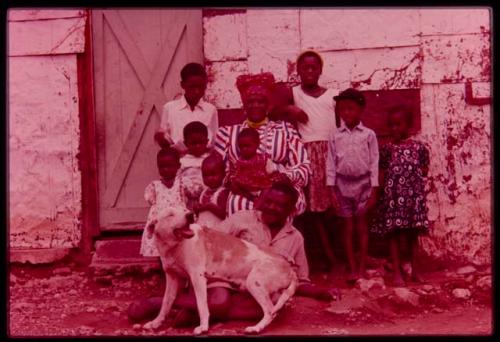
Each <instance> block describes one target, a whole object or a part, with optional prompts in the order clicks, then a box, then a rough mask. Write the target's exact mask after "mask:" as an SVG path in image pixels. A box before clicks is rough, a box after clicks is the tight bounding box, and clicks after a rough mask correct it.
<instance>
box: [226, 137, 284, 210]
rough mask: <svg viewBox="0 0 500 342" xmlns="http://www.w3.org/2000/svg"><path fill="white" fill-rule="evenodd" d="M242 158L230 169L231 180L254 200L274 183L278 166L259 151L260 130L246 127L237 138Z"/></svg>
mask: <svg viewBox="0 0 500 342" xmlns="http://www.w3.org/2000/svg"><path fill="white" fill-rule="evenodd" d="M237 144H238V145H237V146H238V149H239V152H240V158H239V159H238V160H237V161H236V163H235V164H234V166H232V167H231V168H230V170H229V182H231V184H232V185H233V186H237V187H239V188H240V189H241V190H242V191H243V193H244V194H246V196H245V197H247V198H249V199H251V200H254V199H255V198H256V197H257V196H258V195H259V193H260V191H261V190H263V189H267V188H269V187H271V185H272V176H273V173H274V172H275V171H277V167H276V166H275V164H274V163H273V162H272V161H271V159H269V158H267V156H265V155H264V154H261V153H259V151H258V149H259V146H260V136H259V132H257V130H255V129H254V128H245V129H243V130H242V131H241V132H240V133H239V134H238V138H237Z"/></svg>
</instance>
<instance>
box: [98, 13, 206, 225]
mask: <svg viewBox="0 0 500 342" xmlns="http://www.w3.org/2000/svg"><path fill="white" fill-rule="evenodd" d="M92 34H93V51H94V80H95V81H94V87H95V89H94V93H95V94H94V96H95V110H96V126H97V127H96V132H97V133H96V134H97V150H98V152H97V153H98V172H99V174H98V178H99V201H100V205H99V207H100V208H99V211H100V212H99V218H100V228H101V229H103V230H112V229H142V224H143V222H144V221H145V218H146V216H147V210H148V205H147V203H146V202H145V201H144V188H145V187H146V186H147V184H148V183H149V182H151V181H152V180H153V179H156V178H157V177H158V172H157V168H156V153H157V151H158V147H157V146H156V145H155V143H154V141H153V134H154V132H155V130H156V129H157V128H158V127H159V120H160V117H159V115H160V113H161V108H162V106H163V104H164V103H165V102H166V101H167V100H171V99H173V98H174V96H176V95H178V94H180V93H181V88H180V70H181V68H182V67H183V66H184V65H185V64H186V63H188V62H199V63H202V62H203V47H202V44H203V40H202V39H203V38H202V14H201V9H147V10H142V9H130V10H129V9H118V10H114V9H106V10H94V11H92Z"/></svg>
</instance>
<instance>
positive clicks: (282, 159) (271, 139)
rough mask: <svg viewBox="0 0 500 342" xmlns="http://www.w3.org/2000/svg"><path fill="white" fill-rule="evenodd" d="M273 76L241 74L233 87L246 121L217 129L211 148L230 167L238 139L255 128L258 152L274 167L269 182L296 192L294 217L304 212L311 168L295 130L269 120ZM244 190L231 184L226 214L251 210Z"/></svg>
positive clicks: (266, 74)
mask: <svg viewBox="0 0 500 342" xmlns="http://www.w3.org/2000/svg"><path fill="white" fill-rule="evenodd" d="M274 83H275V81H274V76H273V74H271V73H269V72H266V73H261V74H256V75H240V76H239V77H238V78H237V80H236V86H237V88H238V91H239V92H240V95H241V100H242V102H243V110H244V113H245V116H246V120H245V121H244V122H243V123H241V124H236V125H232V126H223V127H220V128H219V130H218V132H217V134H216V137H215V140H214V149H215V151H216V152H218V153H219V154H220V155H221V156H222V157H224V160H226V162H227V163H228V164H229V166H231V164H234V163H236V161H237V160H238V158H239V149H238V144H237V137H238V134H239V132H241V131H242V130H243V129H245V128H247V127H251V128H254V129H256V130H257V131H258V133H259V136H260V146H259V153H261V154H264V155H266V156H267V157H268V158H269V159H271V160H272V161H273V162H274V163H275V164H276V167H277V170H278V172H274V173H273V175H272V181H282V180H288V181H290V182H291V183H292V184H293V186H294V187H295V188H296V189H297V191H298V192H299V200H298V201H297V205H296V212H295V215H299V214H301V213H303V212H304V210H305V208H306V202H305V197H304V192H303V187H305V186H306V185H307V182H308V178H309V174H310V166H309V159H308V157H307V152H306V151H305V149H304V145H303V144H302V141H301V139H300V136H299V134H298V132H297V130H296V129H295V128H294V127H293V126H292V124H290V123H289V122H284V121H270V120H269V118H268V111H269V108H270V96H271V91H272V87H273V85H274ZM244 194H245V191H244V190H243V189H241V188H239V187H238V186H237V185H231V193H230V194H229V198H228V215H231V214H233V213H235V212H237V211H240V210H249V209H253V207H254V202H253V200H252V199H251V198H249V197H247V196H245V195H244Z"/></svg>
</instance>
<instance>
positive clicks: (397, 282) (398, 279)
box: [392, 272, 406, 287]
mask: <svg viewBox="0 0 500 342" xmlns="http://www.w3.org/2000/svg"><path fill="white" fill-rule="evenodd" d="M392 285H393V286H394V287H404V286H406V283H405V281H404V280H403V277H402V276H401V273H399V272H396V273H394V277H393V278H392Z"/></svg>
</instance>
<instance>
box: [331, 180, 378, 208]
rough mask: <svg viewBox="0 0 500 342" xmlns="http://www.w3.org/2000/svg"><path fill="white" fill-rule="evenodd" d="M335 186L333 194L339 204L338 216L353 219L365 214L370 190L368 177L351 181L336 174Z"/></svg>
mask: <svg viewBox="0 0 500 342" xmlns="http://www.w3.org/2000/svg"><path fill="white" fill-rule="evenodd" d="M336 185H337V187H336V193H335V194H336V195H337V200H338V202H339V209H338V211H337V215H338V216H340V217H353V216H358V215H363V214H365V213H366V203H367V202H368V199H369V198H370V194H371V190H372V186H371V182H370V176H369V175H368V176H364V177H361V178H357V179H352V178H350V177H345V176H342V175H339V174H337V181H336Z"/></svg>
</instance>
